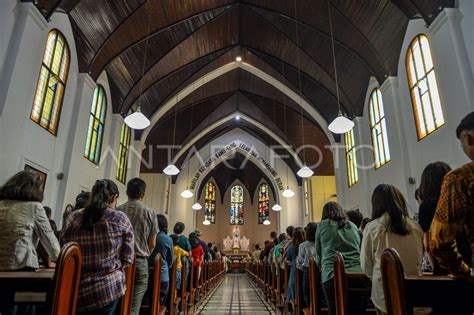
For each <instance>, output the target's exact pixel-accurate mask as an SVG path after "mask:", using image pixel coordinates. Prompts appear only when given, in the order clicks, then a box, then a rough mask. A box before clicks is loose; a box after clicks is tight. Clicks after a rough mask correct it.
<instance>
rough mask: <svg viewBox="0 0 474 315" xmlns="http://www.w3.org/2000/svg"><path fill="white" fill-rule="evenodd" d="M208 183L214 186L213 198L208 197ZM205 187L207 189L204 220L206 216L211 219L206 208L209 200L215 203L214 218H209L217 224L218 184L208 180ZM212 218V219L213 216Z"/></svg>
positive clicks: (212, 222) (205, 192)
mask: <svg viewBox="0 0 474 315" xmlns="http://www.w3.org/2000/svg"><path fill="white" fill-rule="evenodd" d="M208 185H212V187H213V188H214V198H213V199H208V198H207V194H208ZM204 189H205V191H204V220H206V218H207V219H208V220H209V215H206V208H207V204H208V202H210V203H213V204H214V219H213V220H209V222H211V224H215V223H216V214H217V211H216V207H217V198H216V190H217V185H216V184H214V183H213V182H212V181H208V182H207V183H206V186H205V187H204ZM211 219H212V216H211Z"/></svg>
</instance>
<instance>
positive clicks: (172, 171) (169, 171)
mask: <svg viewBox="0 0 474 315" xmlns="http://www.w3.org/2000/svg"><path fill="white" fill-rule="evenodd" d="M174 106H175V110H174V124H173V148H174V140H175V137H176V115H177V113H178V93H176V104H175V105H174ZM163 173H165V174H166V175H168V176H174V175H178V174H179V169H178V168H177V167H176V165H174V164H173V163H171V164H168V166H166V167H165V168H164V169H163Z"/></svg>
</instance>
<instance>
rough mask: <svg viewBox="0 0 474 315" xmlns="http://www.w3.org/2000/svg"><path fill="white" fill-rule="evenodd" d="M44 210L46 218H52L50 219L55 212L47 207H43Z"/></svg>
mask: <svg viewBox="0 0 474 315" xmlns="http://www.w3.org/2000/svg"><path fill="white" fill-rule="evenodd" d="M43 208H44V211H45V212H46V216H47V217H48V218H50V217H51V214H52V213H53V210H51V208H50V207H46V206H45V207H43Z"/></svg>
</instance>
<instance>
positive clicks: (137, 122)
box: [124, 16, 151, 130]
mask: <svg viewBox="0 0 474 315" xmlns="http://www.w3.org/2000/svg"><path fill="white" fill-rule="evenodd" d="M147 19H148V26H147V38H146V40H145V54H144V56H143V66H142V76H141V78H142V79H141V82H140V94H139V96H138V105H137V108H136V109H135V111H134V112H132V113H131V114H129V115H128V116H127V117H125V119H124V122H125V124H126V125H127V126H129V127H130V128H132V129H136V130H142V129H145V128H147V127H148V126H150V120H149V119H148V117H146V116H145V115H143V113H142V110H141V104H140V102H141V98H142V96H143V76H144V74H145V65H146V57H147V53H148V42H149V38H150V22H151V19H150V17H149V16H147Z"/></svg>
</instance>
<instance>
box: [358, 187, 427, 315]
mask: <svg viewBox="0 0 474 315" xmlns="http://www.w3.org/2000/svg"><path fill="white" fill-rule="evenodd" d="M422 240H423V231H422V230H421V228H420V226H419V225H418V223H417V222H416V221H415V220H413V219H411V218H410V217H409V216H408V210H407V205H406V201H405V198H404V197H403V195H402V193H401V192H400V191H399V190H398V189H397V188H396V187H394V186H392V185H388V184H381V185H378V186H377V187H376V188H375V190H374V192H373V194H372V220H371V221H370V222H369V223H368V224H367V226H366V228H365V230H364V237H363V238H362V249H361V255H360V256H361V267H362V270H363V272H364V273H365V274H366V275H367V276H368V277H369V278H370V279H371V280H372V293H371V299H372V302H373V303H374V305H375V307H376V308H377V312H378V314H385V312H386V308H385V299H384V293H383V286H382V275H381V270H380V261H381V257H382V253H383V251H384V250H385V249H386V248H388V247H392V248H395V249H396V250H397V252H398V253H399V255H400V259H401V261H402V265H403V269H404V271H405V274H406V275H419V274H420V273H421V260H422V256H423V243H422Z"/></svg>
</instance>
